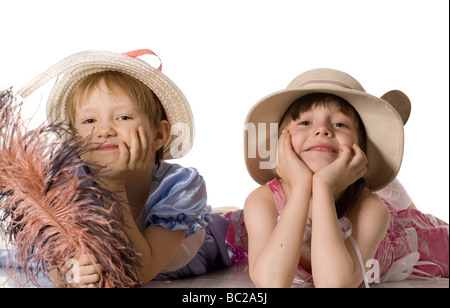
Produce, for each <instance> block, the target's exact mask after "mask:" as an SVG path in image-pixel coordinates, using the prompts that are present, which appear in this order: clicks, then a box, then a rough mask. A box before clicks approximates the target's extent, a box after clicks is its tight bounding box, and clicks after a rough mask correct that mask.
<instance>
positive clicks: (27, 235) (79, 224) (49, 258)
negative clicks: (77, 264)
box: [0, 89, 139, 287]
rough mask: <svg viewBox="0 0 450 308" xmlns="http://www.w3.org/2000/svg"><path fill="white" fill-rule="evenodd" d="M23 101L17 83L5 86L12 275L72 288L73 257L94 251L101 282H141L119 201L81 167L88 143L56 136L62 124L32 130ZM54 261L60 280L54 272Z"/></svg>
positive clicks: (5, 211) (2, 173)
mask: <svg viewBox="0 0 450 308" xmlns="http://www.w3.org/2000/svg"><path fill="white" fill-rule="evenodd" d="M21 106H22V101H21V100H20V99H18V98H17V97H16V96H15V95H14V93H13V91H12V89H7V90H3V91H1V92H0V226H1V227H2V228H3V230H4V232H5V234H6V238H7V240H8V244H9V245H11V246H12V247H13V248H14V250H13V253H12V254H10V256H9V257H8V258H9V263H10V264H12V266H11V269H10V275H11V276H13V274H12V273H15V272H16V271H17V270H19V269H20V273H21V275H23V276H25V277H26V278H27V280H30V281H31V282H32V283H33V284H35V285H36V286H39V285H38V282H37V281H38V276H39V274H43V275H46V276H49V278H50V279H52V280H54V281H55V282H57V283H62V284H63V285H64V286H66V287H71V286H73V284H71V283H70V282H71V281H73V280H71V279H66V278H71V276H70V275H71V274H73V273H74V272H71V268H70V266H69V265H70V264H73V263H71V262H70V261H71V260H72V261H74V260H77V258H79V257H80V255H81V254H92V255H94V256H95V257H96V258H97V260H98V262H99V263H100V264H101V265H103V266H104V268H105V269H106V270H104V271H103V272H102V274H101V277H102V279H101V283H100V284H101V285H100V286H101V287H134V286H137V275H136V269H137V268H138V267H139V263H138V257H137V254H136V252H135V251H134V250H133V248H132V246H131V243H130V241H129V239H128V237H127V236H126V234H125V232H124V231H123V229H122V228H121V224H122V221H121V220H120V219H119V217H121V215H119V214H120V212H119V208H120V202H121V201H120V200H119V199H118V198H116V197H115V195H114V194H113V193H112V192H110V191H108V190H106V189H104V188H102V187H101V185H96V184H95V183H96V180H95V178H94V177H93V176H92V175H91V174H90V173H86V172H82V171H83V170H84V169H83V168H85V166H84V165H83V162H82V161H81V160H80V159H79V155H80V153H81V152H80V151H86V150H89V149H87V148H86V146H85V143H83V141H82V140H80V139H79V138H77V137H73V138H69V139H68V140H64V141H63V140H61V139H59V138H56V137H55V136H56V135H55V134H54V132H55V130H60V129H63V128H62V126H57V125H45V124H43V125H41V126H39V127H38V128H36V129H33V130H28V129H26V126H25V123H24V121H23V120H22V119H21V117H20V109H21ZM118 213H119V214H118ZM52 267H56V268H57V269H58V270H59V275H60V276H61V277H60V278H58V279H55V278H52V277H50V275H49V271H50V269H51V268H52ZM56 280H58V281H56Z"/></svg>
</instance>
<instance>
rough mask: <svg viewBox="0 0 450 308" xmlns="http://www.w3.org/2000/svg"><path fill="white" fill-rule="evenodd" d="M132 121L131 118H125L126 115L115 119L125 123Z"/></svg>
mask: <svg viewBox="0 0 450 308" xmlns="http://www.w3.org/2000/svg"><path fill="white" fill-rule="evenodd" d="M132 119H133V118H132V117H130V116H127V115H123V116H120V117H118V118H117V120H120V121H126V120H132Z"/></svg>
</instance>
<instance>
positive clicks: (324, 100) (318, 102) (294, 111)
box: [278, 93, 367, 217]
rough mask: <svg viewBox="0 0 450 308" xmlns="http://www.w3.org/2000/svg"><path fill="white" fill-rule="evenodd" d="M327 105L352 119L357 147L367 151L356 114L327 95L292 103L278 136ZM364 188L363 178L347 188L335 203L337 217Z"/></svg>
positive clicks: (363, 133) (300, 99)
mask: <svg viewBox="0 0 450 308" xmlns="http://www.w3.org/2000/svg"><path fill="white" fill-rule="evenodd" d="M328 104H335V105H336V106H337V107H338V109H339V111H340V112H342V113H343V114H345V115H346V116H348V117H350V118H351V119H353V121H354V123H355V128H356V132H357V133H358V146H359V147H360V148H361V150H362V151H363V152H364V153H366V149H367V135H366V130H365V128H364V124H363V123H362V120H361V118H360V117H359V115H358V112H357V111H356V110H355V108H353V106H352V105H350V103H348V102H347V101H346V100H344V99H343V98H341V97H339V96H336V95H333V94H327V93H312V94H307V95H305V96H302V97H301V98H299V99H297V100H296V101H294V102H293V103H292V104H291V105H290V106H289V108H288V109H287V110H286V112H285V113H284V115H283V117H282V118H281V121H280V123H279V125H278V127H279V128H278V135H280V134H281V131H282V130H283V129H284V128H285V127H286V125H288V124H289V123H290V122H291V121H294V120H296V119H298V117H299V116H300V115H301V114H302V113H304V112H306V111H309V110H311V108H314V107H317V106H326V105H328ZM365 187H366V180H365V179H364V178H360V179H358V180H357V181H356V182H355V183H353V184H352V185H350V186H348V187H347V188H346V189H345V191H344V193H343V194H342V196H341V197H340V198H339V199H338V200H337V201H336V212H337V215H338V217H342V216H344V215H345V214H346V213H347V212H348V211H349V209H350V208H351V206H352V205H353V204H354V203H355V202H356V200H357V199H358V197H359V195H360V194H361V192H362V191H363V189H364V188H365Z"/></svg>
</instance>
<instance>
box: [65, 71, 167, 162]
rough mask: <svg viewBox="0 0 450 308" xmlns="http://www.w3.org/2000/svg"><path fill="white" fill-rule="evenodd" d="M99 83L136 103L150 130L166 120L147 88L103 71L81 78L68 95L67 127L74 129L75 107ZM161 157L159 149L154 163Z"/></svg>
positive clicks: (119, 75) (117, 73)
mask: <svg viewBox="0 0 450 308" xmlns="http://www.w3.org/2000/svg"><path fill="white" fill-rule="evenodd" d="M101 81H103V82H104V83H105V84H106V86H107V87H108V89H109V90H111V91H112V92H113V93H114V91H117V90H122V91H124V92H125V94H127V95H128V96H129V97H130V98H131V100H132V101H134V102H135V103H136V105H137V107H138V108H139V109H140V110H142V111H143V112H144V113H145V114H146V115H147V118H148V120H149V122H150V125H151V127H152V128H155V129H156V128H159V126H160V123H161V121H162V120H167V116H166V113H165V112H164V108H163V107H162V105H161V102H160V100H159V98H158V97H157V96H156V95H155V93H154V92H153V91H152V90H150V88H149V87H147V86H146V85H145V84H143V83H142V82H140V81H139V80H137V79H136V78H134V77H131V76H129V75H127V74H124V73H121V72H117V71H104V72H99V73H94V74H92V75H89V76H87V77H85V78H83V79H82V80H81V81H80V82H78V83H77V84H76V85H75V87H74V88H73V90H72V92H71V93H70V94H69V96H68V100H67V105H66V106H67V107H66V110H65V113H66V116H67V119H69V123H68V124H69V127H71V128H73V127H74V124H75V112H76V107H78V106H80V105H81V104H82V103H83V102H84V101H85V99H86V97H87V96H89V95H90V94H91V93H92V92H93V91H94V89H95V88H96V87H97V86H98V84H99V83H100V82H101ZM162 157H163V149H162V148H161V149H160V150H158V152H157V153H156V159H155V162H157V163H158V162H160V161H161V160H162Z"/></svg>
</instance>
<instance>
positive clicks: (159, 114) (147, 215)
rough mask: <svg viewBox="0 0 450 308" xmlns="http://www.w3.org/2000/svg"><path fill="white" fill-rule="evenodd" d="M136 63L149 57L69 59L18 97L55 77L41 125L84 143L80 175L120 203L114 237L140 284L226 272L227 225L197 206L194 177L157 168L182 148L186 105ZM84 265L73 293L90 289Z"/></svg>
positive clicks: (202, 195) (90, 273) (185, 146)
mask: <svg viewBox="0 0 450 308" xmlns="http://www.w3.org/2000/svg"><path fill="white" fill-rule="evenodd" d="M144 54H153V53H152V52H151V51H149V50H138V51H135V52H131V53H127V54H119V53H115V52H109V51H87V52H82V53H79V54H75V55H73V56H71V57H69V58H66V59H65V60H63V61H61V62H59V63H58V64H56V65H55V66H53V67H51V68H50V69H48V70H47V71H46V72H44V73H43V74H41V75H40V76H38V77H37V78H35V79H34V80H33V81H31V82H30V83H29V84H28V85H26V86H25V87H24V88H23V89H21V91H20V94H21V95H22V96H23V97H26V96H28V95H29V94H30V93H32V92H33V91H34V90H35V89H36V88H38V87H39V86H41V85H42V84H44V83H46V82H47V81H48V80H50V79H52V78H53V77H55V76H57V77H58V79H57V81H56V83H55V86H54V88H53V90H52V92H51V94H50V96H49V99H48V105H47V115H48V119H49V120H50V121H51V122H52V123H61V124H63V125H66V126H68V127H69V128H74V129H75V130H76V131H77V133H78V134H79V135H80V136H81V137H82V138H85V139H86V140H88V142H89V143H90V144H91V145H92V146H93V150H91V151H87V152H86V153H84V154H82V156H81V158H82V159H83V161H85V162H86V163H87V165H88V167H89V168H88V171H87V172H92V173H94V174H96V175H98V177H99V179H100V180H101V183H103V185H105V186H106V187H107V188H108V189H110V190H111V191H114V192H117V194H119V195H120V196H121V197H122V199H123V200H126V201H127V203H126V205H124V209H123V211H122V213H123V219H124V224H123V228H124V229H125V231H126V233H127V235H128V237H129V238H130V240H131V242H132V244H133V246H134V247H135V249H136V252H137V253H138V254H139V256H140V264H141V268H139V269H137V273H138V276H139V281H140V283H142V284H144V283H146V282H148V281H150V280H151V279H154V278H155V277H156V278H157V279H168V278H170V279H173V278H180V277H185V276H189V275H200V274H203V273H204V272H205V271H206V269H207V268H211V267H213V266H225V265H229V264H230V259H229V256H228V251H227V247H226V245H225V233H226V229H227V226H228V220H227V219H226V218H224V217H223V216H221V215H219V214H216V213H214V212H213V211H212V210H211V207H210V206H207V204H206V188H205V182H204V180H203V178H202V176H201V175H200V174H199V173H198V172H197V170H196V169H194V168H185V167H182V166H180V165H177V164H170V163H168V162H166V160H168V159H172V158H179V157H182V156H184V155H185V154H186V153H187V152H188V151H189V150H190V148H191V146H192V141H193V134H194V125H193V121H194V120H193V116H192V113H191V110H190V107H189V103H188V101H187V100H186V98H185V97H184V95H183V93H182V92H181V91H180V90H179V89H178V87H177V86H176V85H175V84H174V83H173V82H172V81H171V80H170V79H169V78H168V77H166V76H165V75H164V74H163V73H161V71H160V69H161V67H160V68H159V69H154V68H153V67H152V66H150V65H149V64H148V63H147V62H145V61H143V60H141V59H139V58H137V57H138V56H141V55H144ZM61 137H62V138H65V137H66V136H61ZM92 260H95V256H94V258H92V256H90V258H87V257H82V258H81V259H80V260H78V261H79V263H80V281H79V284H78V286H81V287H86V286H89V287H96V286H97V283H98V280H99V275H98V272H97V268H99V267H98V266H93V263H95V261H92Z"/></svg>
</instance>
